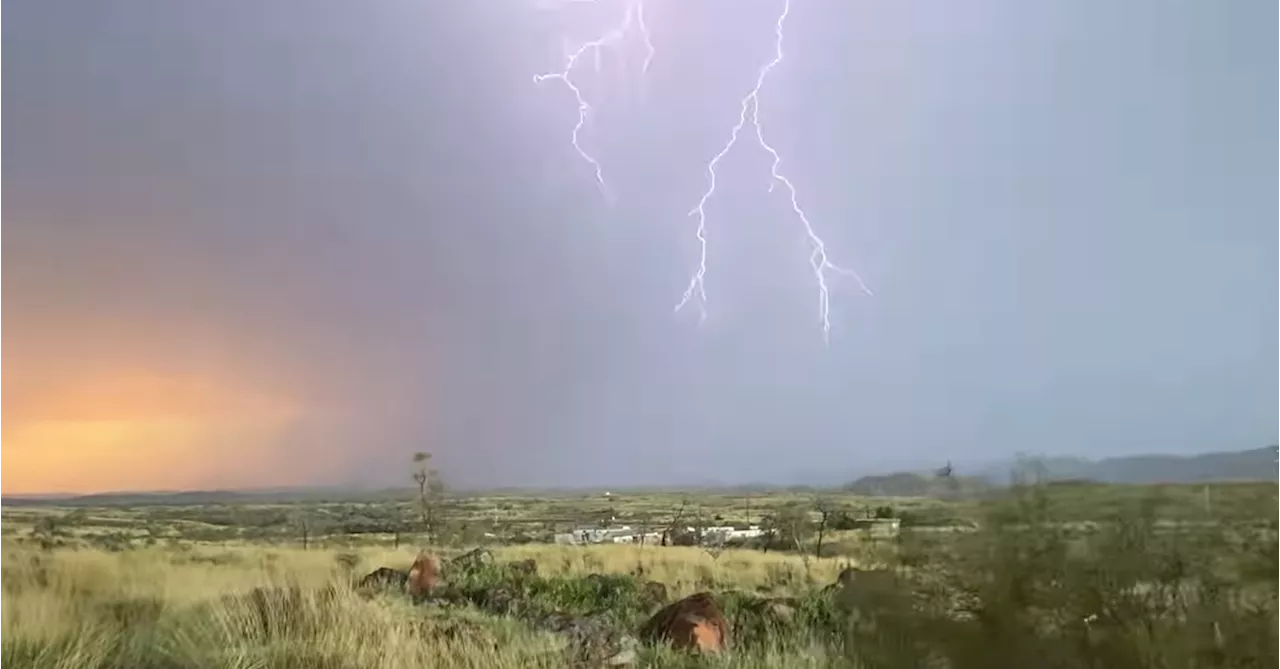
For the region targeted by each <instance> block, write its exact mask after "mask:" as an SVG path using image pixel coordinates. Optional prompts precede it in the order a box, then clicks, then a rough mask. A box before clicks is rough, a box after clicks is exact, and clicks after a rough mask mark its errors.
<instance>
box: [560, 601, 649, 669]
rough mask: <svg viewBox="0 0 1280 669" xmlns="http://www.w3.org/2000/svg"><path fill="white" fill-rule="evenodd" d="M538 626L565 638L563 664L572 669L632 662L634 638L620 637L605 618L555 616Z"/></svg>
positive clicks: (635, 643)
mask: <svg viewBox="0 0 1280 669" xmlns="http://www.w3.org/2000/svg"><path fill="white" fill-rule="evenodd" d="M540 626H541V627H542V628H544V629H548V630H551V631H553V632H557V633H559V634H562V635H564V637H565V640H566V641H567V642H568V645H567V646H566V648H565V650H564V655H565V660H566V661H567V663H568V665H569V666H571V667H598V666H601V665H604V666H625V665H627V664H630V663H631V662H634V661H635V656H636V653H635V647H636V646H637V645H638V644H637V642H636V639H635V637H632V636H630V635H627V634H623V633H621V632H620V631H619V630H618V629H617V627H616V626H615V625H614V624H613V622H612V621H611V620H610V619H609V618H608V617H607V616H606V615H604V614H594V615H588V616H574V615H570V614H568V613H562V612H558V611H557V612H554V613H551V614H548V615H547V616H545V617H543V619H542V620H541V624H540Z"/></svg>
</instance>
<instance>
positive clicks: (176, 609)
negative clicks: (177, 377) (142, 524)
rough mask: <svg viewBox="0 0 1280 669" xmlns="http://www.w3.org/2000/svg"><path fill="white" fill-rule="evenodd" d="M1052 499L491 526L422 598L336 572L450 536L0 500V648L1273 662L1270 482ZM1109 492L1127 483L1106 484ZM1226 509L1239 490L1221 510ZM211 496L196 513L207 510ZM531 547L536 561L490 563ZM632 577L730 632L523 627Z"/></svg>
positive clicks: (35, 656)
mask: <svg viewBox="0 0 1280 669" xmlns="http://www.w3.org/2000/svg"><path fill="white" fill-rule="evenodd" d="M1268 491H1269V492H1268ZM1071 494H1072V495H1074V497H1072V498H1071V499H1072V500H1073V501H1072V502H1071V503H1070V504H1064V503H1063V500H1062V499H1061V498H1055V497H1054V496H1053V495H1052V494H1045V493H1044V491H1036V490H1026V491H1022V492H1019V493H1010V494H1009V495H1007V496H1005V497H1004V498H1002V499H1000V500H995V501H989V502H984V503H982V504H960V503H955V504H952V505H951V507H949V508H950V511H947V513H949V514H950V515H956V516H964V518H965V520H966V523H967V524H965V525H963V526H962V527H963V529H957V530H954V531H938V528H936V527H932V528H919V529H918V530H917V529H912V528H906V529H904V531H903V533H902V535H901V536H900V537H898V538H897V539H895V540H893V541H891V542H884V541H875V542H871V541H865V540H861V539H859V538H858V537H857V536H856V535H848V536H843V537H841V536H839V535H837V538H838V539H839V541H837V542H836V543H838V544H840V545H842V546H843V548H842V550H841V551H840V553H841V554H839V555H836V556H831V557H821V558H817V557H814V556H813V555H812V552H811V548H812V537H806V538H807V539H808V542H806V541H796V542H794V545H793V546H792V547H791V549H790V550H780V549H772V550H769V551H768V552H764V551H762V550H760V549H759V548H750V547H743V548H725V549H704V548H701V547H696V546H652V545H650V546H624V545H604V546H588V547H581V546H553V545H546V544H540V543H525V544H522V545H504V543H503V541H501V539H497V540H492V541H490V542H488V549H489V550H490V551H491V552H492V555H493V560H492V561H491V562H485V563H482V564H479V565H476V566H471V567H467V568H465V569H464V568H461V567H458V568H448V567H447V568H446V570H445V574H444V581H443V586H442V588H443V590H444V593H445V594H443V595H442V596H441V597H438V598H434V599H432V600H428V601H426V602H416V603H415V602H414V601H411V599H410V598H409V597H407V596H406V595H405V594H404V593H403V592H397V591H394V590H392V591H378V592H370V591H366V590H361V589H359V588H356V587H353V584H354V583H355V582H356V581H357V580H358V579H359V577H360V576H362V575H363V574H365V573H367V572H369V571H370V570H372V569H374V568H376V567H380V566H389V567H395V568H400V569H403V568H407V566H408V565H409V563H410V562H411V561H412V559H413V557H414V555H415V553H416V552H417V550H418V549H428V550H431V551H433V552H435V553H438V554H440V555H442V556H443V557H445V558H447V557H449V556H452V555H457V554H460V553H462V552H463V551H464V550H466V549H469V548H472V547H473V545H472V544H469V543H466V542H458V543H454V544H453V545H443V544H442V543H438V544H436V545H432V546H426V545H423V541H424V538H423V537H420V536H415V535H413V534H406V535H404V536H401V537H398V541H399V544H400V545H399V547H398V548H393V547H392V545H390V543H389V540H388V539H387V538H386V537H377V538H369V537H363V538H352V537H349V536H334V535H315V536H310V537H308V545H307V548H306V549H304V548H302V547H301V546H300V545H299V542H298V541H297V540H296V539H289V540H287V541H269V540H265V539H253V538H249V539H245V538H240V539H235V540H231V539H226V540H219V541H197V540H191V539H185V538H183V536H182V530H181V527H184V523H192V522H195V521H192V520H191V519H190V518H188V517H187V515H188V514H189V512H190V509H188V510H186V511H183V512H182V513H181V514H178V515H181V516H182V519H181V520H180V521H175V522H173V523H170V524H169V525H167V526H166V529H165V530H164V531H163V532H158V531H152V532H151V533H149V534H148V533H144V532H132V531H130V530H131V528H132V526H131V525H130V523H131V522H134V523H135V524H136V519H137V518H139V517H140V514H142V515H146V517H147V518H148V519H149V520H148V521H147V522H149V523H152V524H153V525H154V524H155V523H159V522H161V521H159V520H157V518H158V517H159V515H160V514H159V513H158V512H155V511H150V512H146V513H145V514H144V513H143V512H142V511H139V510H138V509H117V510H112V509H94V510H91V511H87V512H80V511H78V512H68V511H67V510H65V509H63V510H56V509H30V508H28V509H12V510H11V509H9V508H6V509H5V515H6V518H5V531H4V543H3V548H2V554H0V569H2V570H3V620H2V624H0V662H2V663H3V666H5V667H59V668H62V667H65V668H67V669H70V668H73V667H74V668H75V669H126V668H127V669H152V668H155V669H159V668H165V669H168V668H174V669H177V668H180V667H183V668H185V667H235V668H249V667H288V668H298V669H302V668H304V667H305V668H308V669H312V668H314V669H329V668H332V669H339V668H341V669H347V668H350V669H356V668H363V667H392V668H399V667H498V668H502V667H512V668H514V667H521V668H523V667H566V666H600V665H602V664H605V663H609V662H613V663H625V664H629V665H632V666H644V667H676V666H679V667H684V666H714V667H778V668H783V667H786V668H790V667H953V668H955V669H968V668H974V669H978V668H982V669H988V668H990V667H1152V668H1156V667H1161V668H1164V667H1169V668H1179V667H1186V668H1188V669H1189V668H1192V667H1263V666H1265V667H1273V666H1276V665H1277V617H1276V603H1277V602H1276V599H1277V557H1276V555H1277V553H1276V546H1277V544H1276V541H1277V539H1276V534H1275V527H1276V523H1275V517H1276V503H1275V491H1274V486H1271V487H1270V488H1269V489H1268V488H1267V487H1256V486H1255V487H1253V488H1250V489H1248V490H1247V491H1246V490H1245V489H1244V488H1241V490H1240V492H1239V494H1240V495H1241V496H1242V497H1241V499H1247V500H1248V501H1247V502H1241V501H1239V500H1237V502H1236V503H1235V506H1232V505H1231V503H1224V504H1221V505H1220V508H1229V509H1230V510H1231V513H1232V515H1231V516H1230V517H1223V516H1215V517H1207V516H1206V517H1203V518H1198V519H1196V518H1189V517H1188V516H1187V515H1186V514H1182V515H1179V514H1176V513H1167V512H1165V511H1162V509H1161V508H1160V507H1159V505H1153V504H1150V503H1145V502H1143V503H1138V502H1135V503H1133V504H1129V503H1128V502H1124V503H1115V504H1111V503H1106V504H1103V503H1101V501H1099V505H1098V508H1100V509H1105V511H1099V512H1097V514H1096V516H1095V517H1092V518H1089V519H1088V522H1081V519H1080V518H1079V515H1080V513H1079V509H1080V501H1081V500H1080V498H1079V495H1082V494H1083V495H1103V494H1107V493H1105V492H1102V491H1101V489H1096V490H1094V489H1091V491H1089V492H1087V493H1081V492H1080V491H1074V492H1072V493H1071ZM1117 494H1118V493H1117ZM1224 494H1229V493H1224ZM1121 497H1122V498H1123V499H1125V500H1127V499H1130V498H1134V499H1137V498H1136V497H1134V493H1133V491H1132V490H1128V489H1126V490H1124V491H1123V495H1121ZM1144 499H1145V498H1144ZM1188 499H1190V497H1188ZM1095 501H1097V500H1095ZM1263 502H1265V503H1266V505H1263ZM824 503H826V504H830V503H831V498H830V497H827V498H826V499H825V500H824ZM850 503H851V504H852V503H853V502H850ZM757 504H760V505H764V503H763V502H757ZM1246 504H1248V505H1255V506H1253V508H1252V509H1251V511H1250V512H1249V513H1247V514H1242V513H1241V509H1242V508H1244V505H1246ZM944 507H945V505H943V506H941V507H939V506H936V505H935V506H930V507H929V508H940V509H942V510H943V511H946V508H944ZM68 513H77V514H79V516H78V521H77V523H78V524H77V525H76V527H75V528H72V529H64V530H62V531H61V532H58V533H56V534H58V535H59V536H58V537H56V538H57V541H51V540H50V537H49V535H50V532H48V531H47V530H48V528H47V527H46V528H44V529H43V530H40V531H37V530H38V528H37V527H36V524H35V520H38V518H40V517H42V516H41V514H55V515H56V514H63V516H65V515H66V514H68ZM225 513H226V509H207V514H208V516H209V517H210V518H213V517H220V516H221V515H225ZM943 515H946V514H943ZM1064 518H1065V520H1064ZM33 519H34V520H33ZM95 519H96V520H95ZM113 519H114V520H113ZM128 519H134V520H133V521H129V520H128ZM99 521H105V524H101V525H96V526H95V525H94V523H96V522H99ZM114 521H122V522H114ZM95 527H96V528H98V529H101V528H102V527H110V528H111V532H113V533H120V534H123V535H124V536H125V537H126V539H118V540H115V541H113V542H110V543H105V544H104V543H103V542H102V541H97V540H92V539H86V537H94V536H100V535H101V533H100V532H96V530H95V529H94V528H95ZM175 528H177V529H175ZM153 529H154V528H153ZM157 535H159V536H163V538H162V539H159V540H154V537H155V536H157ZM148 537H151V538H150V539H149V538H148ZM798 538H799V537H797V539H798ZM530 559H531V560H533V561H534V563H535V564H536V574H532V575H521V574H519V573H517V571H516V570H514V569H511V568H508V567H507V565H510V564H513V563H519V562H521V561H524V560H530ZM849 565H854V566H858V567H861V568H867V569H871V568H885V569H889V570H891V571H892V572H893V573H894V574H895V575H896V580H895V589H896V592H895V595H896V596H894V597H891V598H888V599H884V600H882V601H881V602H878V603H877V604H876V610H874V611H872V612H870V613H868V612H867V611H860V610H858V609H857V608H856V607H854V606H852V605H851V604H850V602H849V601H848V600H847V599H846V598H845V597H843V595H842V593H841V591H840V590H838V589H836V590H832V589H829V588H827V586H828V585H830V584H832V583H833V582H834V581H835V580H836V576H837V574H838V573H839V572H840V570H841V569H842V568H844V567H845V566H849ZM652 582H657V583H662V584H663V585H664V586H665V589H666V595H665V598H666V599H667V600H670V599H675V598H678V597H681V596H684V595H687V594H690V593H693V592H698V591H710V592H713V593H715V594H716V596H717V598H718V599H719V600H720V601H721V604H722V606H723V608H724V610H725V614H726V617H727V618H728V620H729V622H730V624H731V626H732V629H733V639H732V644H731V646H730V647H729V649H728V650H727V651H726V652H724V653H721V654H719V655H714V656H698V655H692V654H690V653H686V652H679V651H675V650H673V649H670V648H666V647H663V646H661V645H652V644H642V645H639V646H638V647H636V648H635V651H634V653H631V654H627V655H625V656H623V655H617V654H608V653H606V654H605V655H600V654H598V653H593V652H588V651H587V650H584V647H583V646H581V644H578V643H577V642H575V641H573V640H570V639H567V638H566V636H565V635H564V634H562V633H559V632H556V631H551V630H549V629H548V628H547V626H546V625H545V624H542V623H543V622H544V621H545V620H547V619H548V618H549V617H554V616H562V617H574V618H578V617H581V618H584V619H585V618H591V619H593V620H604V621H607V624H608V625H609V626H610V627H611V629H614V630H616V631H617V632H618V634H619V635H622V636H626V635H631V634H634V632H635V629H636V628H637V627H638V626H640V624H641V623H643V621H644V620H645V619H646V618H647V617H648V616H649V615H650V614H651V613H652V612H653V611H654V610H655V609H656V608H657V607H658V606H660V605H661V603H662V602H661V601H658V600H657V599H655V596H654V595H653V594H652V593H651V592H650V591H649V590H647V589H646V587H645V585H646V584H647V583H652ZM495 593H500V594H501V597H500V598H499V597H497V596H496V595H495ZM498 599H501V602H500V604H501V605H500V606H498V605H495V604H494V602H495V601H497V600H498ZM613 640H614V641H616V638H613ZM610 643H612V641H610Z"/></svg>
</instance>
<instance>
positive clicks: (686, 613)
mask: <svg viewBox="0 0 1280 669" xmlns="http://www.w3.org/2000/svg"><path fill="white" fill-rule="evenodd" d="M640 638H641V639H643V640H644V641H647V642H650V643H655V642H663V643H669V644H671V645H672V646H674V647H676V648H679V649H682V650H691V651H695V652H699V653H719V652H721V651H723V650H725V649H727V648H728V647H729V622H728V621H727V620H725V617H724V613H723V612H722V611H721V609H720V605H719V604H718V603H717V602H716V600H715V597H714V596H712V594H711V593H709V592H699V593H697V594H694V595H689V596H688V597H685V598H684V599H681V600H679V601H677V602H674V603H672V604H668V605H667V606H664V607H662V609H661V610H659V611H658V612H657V613H655V614H653V617H652V618H650V619H649V621H648V622H646V623H645V624H644V626H643V627H642V628H641V629H640Z"/></svg>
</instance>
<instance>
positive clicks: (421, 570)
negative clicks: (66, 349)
mask: <svg viewBox="0 0 1280 669" xmlns="http://www.w3.org/2000/svg"><path fill="white" fill-rule="evenodd" d="M439 583H440V561H439V560H437V559H436V557H435V556H434V555H429V554H427V553H419V554H418V557H417V559H415V560H414V561H413V566H412V567H410V568H409V594H410V595H411V596H412V597H414V598H415V599H420V598H422V597H427V596H429V595H430V594H431V593H432V591H434V590H435V589H436V586H437V585H439Z"/></svg>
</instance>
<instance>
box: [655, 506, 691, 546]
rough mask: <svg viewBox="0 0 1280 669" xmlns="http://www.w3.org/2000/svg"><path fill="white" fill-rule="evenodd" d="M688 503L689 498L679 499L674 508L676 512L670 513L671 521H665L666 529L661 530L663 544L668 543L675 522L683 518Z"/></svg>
mask: <svg viewBox="0 0 1280 669" xmlns="http://www.w3.org/2000/svg"><path fill="white" fill-rule="evenodd" d="M688 504H689V500H687V499H682V500H680V506H679V507H678V508H677V509H676V512H675V513H674V514H672V516H671V522H669V523H667V527H666V529H664V530H663V531H662V545H663V546H667V545H669V542H670V541H671V535H672V534H673V533H675V530H676V524H677V523H679V522H680V520H681V519H682V518H684V511H685V507H686V506H688Z"/></svg>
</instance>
